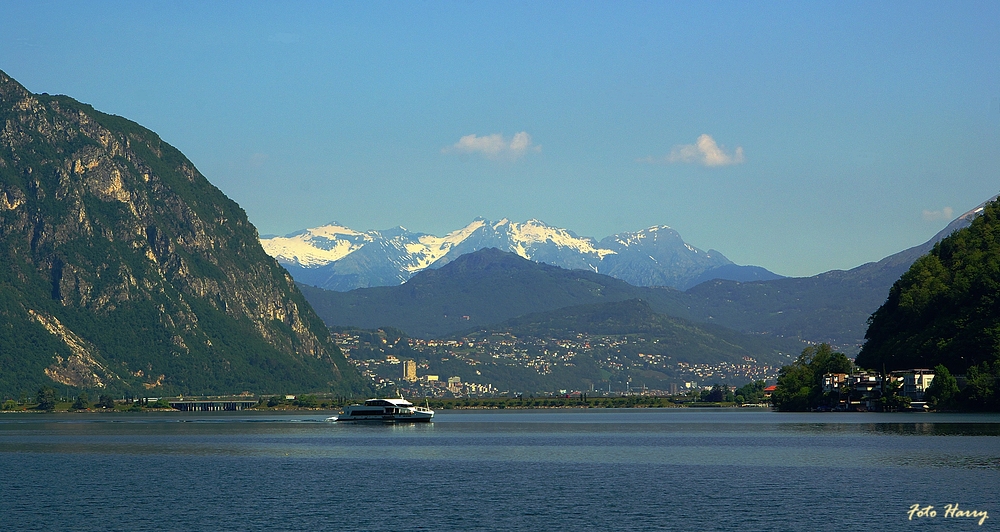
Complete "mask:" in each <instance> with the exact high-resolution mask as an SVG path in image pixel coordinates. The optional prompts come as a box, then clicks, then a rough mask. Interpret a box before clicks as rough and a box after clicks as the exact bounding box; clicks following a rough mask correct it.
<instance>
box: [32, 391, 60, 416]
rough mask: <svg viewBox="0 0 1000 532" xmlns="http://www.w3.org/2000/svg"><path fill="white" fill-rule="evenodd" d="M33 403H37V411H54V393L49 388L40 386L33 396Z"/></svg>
mask: <svg viewBox="0 0 1000 532" xmlns="http://www.w3.org/2000/svg"><path fill="white" fill-rule="evenodd" d="M35 402H36V403H38V409H39V410H49V411H51V410H55V409H56V391H55V390H54V389H52V387H51V386H42V387H41V388H39V389H38V393H37V394H35Z"/></svg>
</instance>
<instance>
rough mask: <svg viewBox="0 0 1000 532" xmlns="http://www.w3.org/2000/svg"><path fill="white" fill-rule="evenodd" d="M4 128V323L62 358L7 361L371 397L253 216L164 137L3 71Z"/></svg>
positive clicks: (209, 388) (104, 379) (118, 377)
mask: <svg viewBox="0 0 1000 532" xmlns="http://www.w3.org/2000/svg"><path fill="white" fill-rule="evenodd" d="M0 126H2V130H0V222H2V224H0V257H2V270H3V271H2V273H0V283H2V285H0V297H4V298H6V299H7V300H8V301H7V302H6V304H5V305H4V311H3V312H0V317H2V318H4V319H6V320H7V321H8V322H9V323H11V324H23V325H18V326H17V327H15V328H18V329H20V330H21V332H23V333H24V334H27V335H29V336H32V337H35V338H40V339H43V340H40V341H43V343H46V344H47V345H48V344H51V345H50V347H49V348H50V349H55V352H53V353H50V352H45V353H42V352H38V351H37V350H34V351H33V350H31V349H28V348H26V347H25V346H23V345H22V344H23V342H12V340H10V336H8V337H7V342H6V343H7V344H11V345H9V348H8V350H7V351H6V352H5V354H0V357H5V360H3V362H5V363H9V364H13V365H15V366H18V367H21V368H22V369H23V368H24V367H25V366H39V365H43V366H44V370H43V375H45V376H47V377H48V378H49V379H51V380H53V381H56V382H59V383H62V384H66V385H71V386H76V387H88V388H93V387H97V388H101V387H112V388H124V389H140V390H141V389H150V390H152V389H158V390H161V391H164V392H171V391H177V392H184V393H211V392H239V391H244V390H246V391H265V390H266V391H274V392H277V391H281V390H279V389H277V388H281V389H282V390H286V389H287V390H292V389H297V390H302V391H304V390H318V389H333V390H340V391H349V390H352V389H354V390H357V391H361V390H362V389H363V386H361V384H360V383H361V381H360V379H359V378H358V376H357V374H356V373H355V372H354V371H353V369H352V368H350V367H349V366H348V365H347V364H346V361H345V360H344V358H343V356H342V355H341V353H340V352H339V350H338V349H337V348H336V346H335V345H334V344H333V343H332V342H331V341H330V338H329V334H328V332H327V330H326V328H325V327H324V326H323V324H322V322H320V321H319V319H318V318H316V316H315V315H314V313H313V312H312V309H311V308H310V307H309V306H308V304H307V303H306V302H305V300H304V299H303V298H302V296H301V294H300V293H299V292H298V290H297V289H296V287H295V285H294V284H293V282H292V279H291V278H290V277H289V276H288V274H287V273H286V272H285V271H284V270H283V269H282V268H281V267H280V266H278V264H277V263H276V262H275V261H274V260H273V259H271V258H270V257H268V256H267V255H266V254H265V253H264V251H263V250H262V248H261V246H260V244H259V241H258V237H257V231H256V229H255V228H254V227H253V226H252V225H251V224H250V222H249V221H248V220H247V217H246V214H245V213H244V212H243V210H242V209H241V208H240V207H239V206H238V205H237V204H236V203H235V202H233V201H232V200H230V199H229V198H227V197H226V196H225V195H224V194H223V193H222V192H221V191H219V190H218V189H217V188H215V187H214V186H212V185H211V184H210V183H209V182H208V181H207V180H206V179H205V177H204V176H202V175H201V174H200V173H199V172H198V170H197V169H195V167H194V165H192V164H191V162H190V161H188V160H187V159H186V158H185V157H184V156H183V155H182V154H181V153H180V152H179V151H177V150H176V149H174V148H173V147H172V146H170V145H168V144H166V143H165V142H163V141H162V140H160V138H159V137H158V136H157V135H156V134H155V133H153V132H151V131H149V130H147V129H145V128H143V127H141V126H139V125H137V124H135V123H133V122H130V121H128V120H125V119H123V118H121V117H116V116H110V115H106V114H103V113H100V112H97V111H95V110H93V109H92V108H91V107H89V106H87V105H84V104H81V103H79V102H76V101H74V100H72V99H70V98H67V97H61V96H48V95H36V94H31V93H30V92H28V91H27V90H26V89H25V88H24V87H22V86H21V85H20V84H18V83H17V82H16V81H14V80H13V79H11V78H10V77H8V76H7V75H6V74H4V73H3V72H0ZM39 327H40V329H39ZM25 328H26V329H25ZM42 331H45V334H42ZM46 335H48V337H46ZM52 339H55V340H57V341H56V342H55V343H54V344H52V343H51V340H52ZM18 353H19V354H18ZM27 359H31V360H33V361H34V362H33V364H32V363H28V362H27ZM0 367H2V366H0ZM4 377H5V376H4V375H3V373H0V393H4V392H7V391H8V390H10V389H11V387H12V386H14V383H12V382H5V381H11V380H14V381H24V378H25V377H24V376H22V378H20V379H11V378H6V379H5V378H4ZM6 377H10V375H7V376H6ZM28 384H33V383H28ZM269 388H270V389H269Z"/></svg>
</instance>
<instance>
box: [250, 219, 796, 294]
mask: <svg viewBox="0 0 1000 532" xmlns="http://www.w3.org/2000/svg"><path fill="white" fill-rule="evenodd" d="M261 244H262V245H263V247H264V250H265V251H267V252H268V253H269V254H270V255H271V256H273V257H274V258H275V259H277V260H278V262H279V263H281V264H282V265H283V266H284V267H285V268H286V269H287V270H288V271H289V272H290V273H291V274H292V276H293V277H294V278H295V280H296V281H298V282H300V283H304V284H308V285H312V286H316V287H319V288H323V289H325V290H336V291H347V290H353V289H355V288H370V287H375V286H395V285H399V284H401V283H404V282H406V281H408V280H409V279H410V278H411V277H413V276H414V275H415V274H417V273H419V272H421V271H424V270H426V269H433V268H440V267H441V266H444V265H445V264H448V263H449V262H451V261H453V260H455V259H456V258H458V257H460V256H461V255H464V254H467V253H471V252H473V251H478V250H480V249H486V248H497V249H501V250H504V251H509V252H512V253H516V254H517V255H519V256H521V257H523V258H526V259H529V260H533V261H536V262H543V263H546V264H551V265H554V266H559V267H562V268H566V269H571V270H577V269H578V270H589V271H592V272H597V273H603V274H606V275H609V276H611V277H614V278H616V279H620V280H623V281H625V282H627V283H630V284H632V285H635V286H669V287H673V288H679V289H686V288H690V287H691V286H694V285H696V284H699V283H701V282H704V281H707V280H710V279H728V280H734V281H751V280H768V279H777V278H780V277H781V276H780V275H776V274H774V273H772V272H770V271H768V270H766V269H764V268H761V267H758V266H740V265H737V264H734V263H733V262H732V261H730V260H729V259H727V258H726V257H725V256H723V255H722V253H719V252H718V251H715V250H709V251H707V252H706V251H702V250H700V249H698V248H696V247H694V246H691V245H690V244H688V243H686V242H684V240H683V239H682V238H681V236H680V234H678V233H677V231H675V230H673V229H671V228H670V227H667V226H664V225H660V226H653V227H650V228H647V229H643V230H641V231H635V232H627V233H620V234H616V235H612V236H609V237H607V238H604V239H602V240H600V241H597V240H596V239H593V238H589V237H580V236H577V235H576V234H575V233H573V232H572V231H569V230H567V229H561V228H558V227H552V226H550V225H547V224H545V223H544V222H541V221H538V220H528V221H527V222H524V223H519V222H513V221H510V220H508V219H502V220H500V221H497V222H492V221H489V220H486V219H483V218H477V219H476V220H474V221H473V222H472V223H470V224H468V225H467V226H465V227H463V228H461V229H458V230H456V231H452V232H451V233H448V234H447V235H445V236H443V237H438V236H434V235H429V234H424V233H414V232H411V231H408V230H406V229H404V228H402V227H397V228H395V229H389V230H385V231H365V232H360V231H355V230H353V229H350V228H347V227H344V226H342V225H340V224H338V223H330V224H328V225H324V226H320V227H315V228H312V229H304V230H302V231H298V232H295V233H292V234H289V235H286V236H283V237H282V236H266V237H263V238H261Z"/></svg>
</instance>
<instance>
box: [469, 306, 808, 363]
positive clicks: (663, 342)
mask: <svg viewBox="0 0 1000 532" xmlns="http://www.w3.org/2000/svg"><path fill="white" fill-rule="evenodd" d="M498 332H506V333H512V334H514V335H516V336H518V337H526V336H532V337H537V338H573V337H575V336H576V335H577V334H587V335H608V336H622V335H635V336H641V337H642V338H643V339H644V340H645V341H646V342H648V343H649V344H652V345H655V346H656V349H657V352H659V353H661V354H664V355H670V356H671V357H672V359H673V360H676V361H681V362H688V363H717V362H733V363H737V362H740V361H741V360H743V359H744V357H750V358H753V359H755V360H758V361H759V362H761V363H770V364H775V363H777V364H781V363H785V362H787V360H788V357H787V356H786V355H789V354H793V353H797V352H798V351H800V350H801V349H802V342H800V341H798V340H796V339H791V338H778V337H773V336H768V335H748V334H743V333H739V332H737V331H734V330H732V329H727V328H725V327H721V326H718V325H713V324H697V323H693V322H690V321H687V320H683V319H680V318H675V317H671V316H667V315H664V314H659V313H656V312H655V311H654V310H653V309H652V308H651V307H650V305H649V303H648V302H646V301H644V300H640V299H629V300H626V301H618V302H612V303H597V304H591V305H580V306H574V307H565V308H561V309H557V310H553V311H549V312H542V313H535V314H528V315H525V316H521V317H518V318H514V319H511V320H507V321H505V322H503V323H501V324H499V325H496V326H492V327H487V328H484V329H482V330H481V331H477V332H475V333H470V334H469V336H472V337H476V336H479V335H490V334H496V333H498Z"/></svg>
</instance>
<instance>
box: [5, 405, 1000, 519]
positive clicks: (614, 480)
mask: <svg viewBox="0 0 1000 532" xmlns="http://www.w3.org/2000/svg"><path fill="white" fill-rule="evenodd" d="M331 414H332V413H319V414H313V413H308V414H307V413H300V412H296V413H291V414H275V413H259V414H257V413H246V414H223V413H213V414H194V413H192V414H188V413H165V414H136V415H126V414H27V415H26V414H6V415H0V529H2V530H338V529H342V530H658V529H670V530H841V531H842V530H865V529H867V530H872V529H873V530H912V529H920V530H938V529H944V530H996V529H1000V504H998V502H1000V501H998V499H1000V416H997V415H963V414H951V415H944V414H922V413H914V414H859V413H844V414H836V413H827V414H779V413H775V412H770V411H763V410H747V409H742V410H730V409H712V410H697V409H667V410H659V409H648V410H640V409H625V410H519V411H518V410H515V411H511V410H500V411H444V412H439V413H438V415H437V416H436V417H435V422H434V423H431V424H421V425H336V424H331V423H327V422H325V421H324V419H325V417H327V416H329V415H331ZM913 504H920V505H921V506H927V505H932V506H934V511H936V512H937V515H936V516H935V517H924V518H917V517H916V516H914V518H913V519H912V520H911V519H909V518H908V511H909V509H910V507H911V506H912V505H913ZM946 504H958V505H959V508H960V509H961V510H972V511H980V512H982V511H985V512H988V515H989V518H988V519H986V520H985V521H984V522H983V524H982V525H979V524H978V519H974V518H957V517H945V512H946V509H945V505H946Z"/></svg>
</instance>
